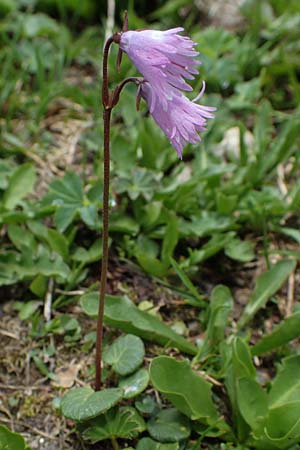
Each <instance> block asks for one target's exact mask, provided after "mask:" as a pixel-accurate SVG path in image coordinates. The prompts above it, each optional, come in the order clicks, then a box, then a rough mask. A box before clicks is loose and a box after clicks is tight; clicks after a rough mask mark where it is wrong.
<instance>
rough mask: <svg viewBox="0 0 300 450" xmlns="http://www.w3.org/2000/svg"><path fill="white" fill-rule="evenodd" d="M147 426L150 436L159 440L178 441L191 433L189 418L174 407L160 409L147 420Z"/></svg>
mask: <svg viewBox="0 0 300 450" xmlns="http://www.w3.org/2000/svg"><path fill="white" fill-rule="evenodd" d="M147 428H148V431H149V434H150V436H151V437H152V438H153V439H156V440H157V441H159V442H178V441H181V440H182V439H186V438H188V437H189V435H190V433H191V427H190V421H189V419H188V418H187V417H186V416H184V415H183V414H180V412H178V411H177V409H175V408H170V409H164V410H163V411H160V412H159V413H158V414H157V415H156V416H155V417H153V418H152V419H150V420H149V422H148V423H147Z"/></svg>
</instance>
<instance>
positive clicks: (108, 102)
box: [95, 33, 137, 391]
mask: <svg viewBox="0 0 300 450" xmlns="http://www.w3.org/2000/svg"><path fill="white" fill-rule="evenodd" d="M113 42H115V43H119V42H120V34H119V33H115V34H114V35H113V36H111V37H110V38H109V39H108V40H107V42H106V44H105V47H104V53H103V81H102V104H103V108H104V111H103V123H104V131H103V134H104V159H103V213H102V223H103V228H102V264H101V276H100V287H99V307H98V318H97V332H96V357H95V365H96V374H95V390H96V391H100V389H101V382H102V342H103V319H104V301H105V293H106V281H107V268H108V238H109V233H108V220H109V175H110V174H109V172H110V119H111V111H112V108H113V107H114V106H115V105H116V104H117V103H118V100H119V95H120V93H121V91H122V89H123V87H124V86H125V85H126V84H127V83H128V82H130V81H133V82H137V79H135V78H128V79H126V80H124V81H123V82H122V83H120V85H119V86H117V88H116V89H115V91H114V92H113V93H112V94H110V93H109V90H108V73H107V61H108V53H109V49H110V46H111V44H112V43H113Z"/></svg>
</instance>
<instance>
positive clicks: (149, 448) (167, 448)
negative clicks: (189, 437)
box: [136, 437, 179, 450]
mask: <svg viewBox="0 0 300 450" xmlns="http://www.w3.org/2000/svg"><path fill="white" fill-rule="evenodd" d="M136 450H179V444H178V442H174V443H172V444H171V443H170V444H163V443H161V442H157V441H154V440H153V439H151V438H148V437H145V438H142V439H141V440H139V442H138V444H137V447H136Z"/></svg>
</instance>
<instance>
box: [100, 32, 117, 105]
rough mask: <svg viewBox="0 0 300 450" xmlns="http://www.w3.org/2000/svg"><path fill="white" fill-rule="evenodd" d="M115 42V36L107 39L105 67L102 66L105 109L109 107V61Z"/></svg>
mask: <svg viewBox="0 0 300 450" xmlns="http://www.w3.org/2000/svg"><path fill="white" fill-rule="evenodd" d="M113 42H114V36H111V37H110V38H108V39H107V41H106V43H105V47H104V51H103V66H102V104H103V107H104V109H105V108H107V107H108V106H109V93H108V75H107V59H108V54H109V48H110V46H111V44H112V43H113Z"/></svg>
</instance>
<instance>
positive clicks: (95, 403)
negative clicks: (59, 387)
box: [61, 387, 123, 422]
mask: <svg viewBox="0 0 300 450" xmlns="http://www.w3.org/2000/svg"><path fill="white" fill-rule="evenodd" d="M122 396H123V391H122V389H118V388H112V389H105V390H103V391H97V392H95V391H93V389H91V388H90V387H81V388H75V389H71V390H70V391H69V392H67V393H66V394H65V395H64V396H63V398H62V399H61V410H62V414H63V415H64V416H65V417H67V418H69V419H73V420H75V421H77V422H79V421H82V420H88V419H91V418H92V417H96V416H98V415H99V414H102V413H104V412H105V411H107V410H108V409H110V408H111V407H112V406H114V405H115V404H116V403H118V402H119V401H120V400H121V399H122Z"/></svg>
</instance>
